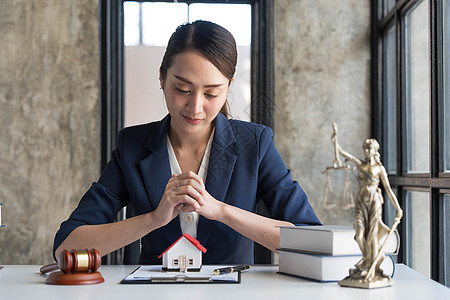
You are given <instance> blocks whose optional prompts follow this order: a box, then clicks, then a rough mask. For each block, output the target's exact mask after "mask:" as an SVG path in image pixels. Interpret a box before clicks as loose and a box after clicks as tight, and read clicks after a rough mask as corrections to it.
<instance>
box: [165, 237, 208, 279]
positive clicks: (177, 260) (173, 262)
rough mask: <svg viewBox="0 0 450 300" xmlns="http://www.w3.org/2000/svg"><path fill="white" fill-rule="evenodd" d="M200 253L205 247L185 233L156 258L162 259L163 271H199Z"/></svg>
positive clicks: (200, 264)
mask: <svg viewBox="0 0 450 300" xmlns="http://www.w3.org/2000/svg"><path fill="white" fill-rule="evenodd" d="M202 252H203V253H205V252H206V249H205V247H203V246H202V245H201V244H200V242H199V241H197V240H196V239H194V238H193V237H192V236H190V235H189V234H187V233H185V234H183V235H182V236H181V237H180V238H179V239H178V240H176V241H175V243H173V244H172V245H171V246H170V247H169V248H167V249H166V251H164V252H163V253H162V254H161V255H159V256H158V258H160V257H162V263H163V267H162V269H163V270H164V271H180V272H185V271H200V269H201V267H202Z"/></svg>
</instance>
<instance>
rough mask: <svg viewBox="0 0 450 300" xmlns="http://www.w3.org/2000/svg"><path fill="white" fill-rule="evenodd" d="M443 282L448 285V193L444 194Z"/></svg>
mask: <svg viewBox="0 0 450 300" xmlns="http://www.w3.org/2000/svg"><path fill="white" fill-rule="evenodd" d="M443 220H444V232H443V235H444V242H443V244H444V284H445V285H446V286H448V287H450V194H446V195H444V214H443Z"/></svg>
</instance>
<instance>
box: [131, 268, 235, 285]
mask: <svg viewBox="0 0 450 300" xmlns="http://www.w3.org/2000/svg"><path fill="white" fill-rule="evenodd" d="M223 267H226V266H211V265H207V266H202V268H201V270H200V271H199V272H166V271H163V270H162V266H140V267H139V268H138V269H136V270H135V271H134V272H133V273H131V274H130V275H128V276H127V277H126V278H125V279H124V282H127V281H140V280H142V281H165V279H167V281H168V282H169V281H170V279H175V280H174V282H177V281H179V282H183V281H184V279H185V278H188V280H189V279H193V280H195V279H199V280H201V279H203V280H205V281H212V282H214V281H227V282H239V273H238V272H232V273H228V274H221V275H214V270H215V269H219V268H223ZM177 279H178V280H177Z"/></svg>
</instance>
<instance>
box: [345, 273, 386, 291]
mask: <svg viewBox="0 0 450 300" xmlns="http://www.w3.org/2000/svg"><path fill="white" fill-rule="evenodd" d="M338 284H339V285H340V286H343V287H354V288H361V289H376V288H383V287H388V286H392V285H394V280H393V279H392V278H387V277H378V278H374V279H372V280H371V281H369V280H365V279H361V278H352V277H350V276H348V277H346V278H345V279H343V280H341V281H338Z"/></svg>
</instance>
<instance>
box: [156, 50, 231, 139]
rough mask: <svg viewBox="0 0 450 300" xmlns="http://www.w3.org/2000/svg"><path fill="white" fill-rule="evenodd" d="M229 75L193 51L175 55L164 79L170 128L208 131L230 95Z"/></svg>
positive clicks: (162, 82) (191, 132) (196, 131)
mask: <svg viewBox="0 0 450 300" xmlns="http://www.w3.org/2000/svg"><path fill="white" fill-rule="evenodd" d="M228 82H229V79H228V78H226V77H225V76H224V75H223V74H222V73H221V72H220V71H219V70H218V69H217V68H216V67H215V66H214V65H213V64H212V63H211V62H210V61H209V60H208V59H206V58H205V57H204V56H202V55H200V54H199V53H197V52H194V51H188V52H183V53H180V54H178V55H177V56H175V60H174V63H173V65H172V66H171V67H170V68H169V69H168V70H167V76H166V78H165V80H164V81H161V86H162V87H163V89H164V95H165V99H166V105H167V109H168V110H169V113H170V115H171V129H174V130H175V131H176V132H177V134H179V135H181V134H205V135H206V134H207V133H209V132H210V129H211V122H212V121H213V120H214V119H215V118H216V116H217V114H218V113H219V111H220V109H221V108H222V106H223V105H224V103H225V101H226V99H227V95H228Z"/></svg>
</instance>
